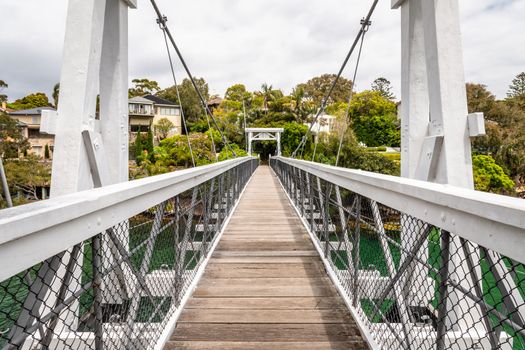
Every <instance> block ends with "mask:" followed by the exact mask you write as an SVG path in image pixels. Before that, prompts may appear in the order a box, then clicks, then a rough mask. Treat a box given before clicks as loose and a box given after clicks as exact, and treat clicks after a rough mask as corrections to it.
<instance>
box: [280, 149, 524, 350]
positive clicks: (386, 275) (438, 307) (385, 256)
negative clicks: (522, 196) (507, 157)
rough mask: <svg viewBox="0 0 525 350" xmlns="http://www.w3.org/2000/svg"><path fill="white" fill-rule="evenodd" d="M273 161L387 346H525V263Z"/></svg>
mask: <svg viewBox="0 0 525 350" xmlns="http://www.w3.org/2000/svg"><path fill="white" fill-rule="evenodd" d="M271 165H272V167H273V169H274V171H275V172H276V174H277V175H278V177H279V179H280V181H281V183H282V185H283V187H284V188H285V190H286V192H287V193H288V195H289V196H290V198H291V200H292V201H293V203H294V205H295V206H296V208H297V210H298V211H299V213H300V215H301V216H302V218H303V220H304V222H305V223H306V224H307V226H308V228H309V230H310V232H311V233H312V235H313V236H314V238H315V240H316V243H317V245H318V247H320V248H321V249H322V251H323V254H324V257H325V258H326V259H327V261H328V262H329V265H330V269H331V270H332V272H334V274H335V275H336V276H337V279H338V282H339V284H340V286H341V287H342V290H343V291H344V294H346V297H347V300H349V301H350V303H351V305H352V306H353V308H354V310H355V311H356V314H357V317H359V318H360V319H361V321H362V323H363V324H364V325H365V327H366V328H367V331H368V332H369V333H370V334H371V335H372V337H373V338H374V341H375V342H376V343H377V344H378V345H379V346H380V347H381V348H383V349H509V350H510V349H514V350H523V349H525V303H524V298H525V266H524V265H523V264H520V263H517V262H516V261H513V260H512V259H510V258H507V257H504V256H501V255H500V254H498V253H497V252H495V251H492V250H491V249H490V248H489V247H482V246H479V245H477V244H475V243H473V242H471V241H468V240H465V239H463V238H462V237H460V236H457V235H455V234H454V233H451V232H447V231H445V230H443V229H441V228H440V227H436V226H433V225H431V224H429V223H427V222H425V221H424V220H421V219H419V218H415V217H413V216H411V215H408V214H406V213H403V212H400V211H398V210H395V209H393V208H390V207H388V206H385V205H383V204H381V203H378V202H376V201H375V200H374V199H373V198H370V197H367V196H366V195H362V194H358V193H355V192H352V191H349V190H347V189H344V188H340V187H338V186H336V185H334V184H332V183H330V182H328V181H325V180H324V179H321V178H319V177H317V176H314V175H312V174H311V173H308V172H306V171H304V170H301V169H299V168H297V167H294V166H292V165H290V164H288V163H286V162H284V161H282V160H279V159H278V158H277V159H272V162H271ZM496 233H497V232H496Z"/></svg>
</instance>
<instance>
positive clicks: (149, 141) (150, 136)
mask: <svg viewBox="0 0 525 350" xmlns="http://www.w3.org/2000/svg"><path fill="white" fill-rule="evenodd" d="M144 150H146V151H148V156H150V157H153V130H152V126H151V125H150V126H149V129H148V136H147V138H146V142H145V145H144Z"/></svg>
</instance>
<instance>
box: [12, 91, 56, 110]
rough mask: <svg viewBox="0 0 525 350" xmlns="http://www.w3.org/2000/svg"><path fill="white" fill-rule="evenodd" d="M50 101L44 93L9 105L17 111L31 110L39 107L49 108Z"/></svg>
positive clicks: (29, 96)
mask: <svg viewBox="0 0 525 350" xmlns="http://www.w3.org/2000/svg"><path fill="white" fill-rule="evenodd" d="M49 106H50V104H49V99H48V98H47V95H46V94H44V93H43V92H37V93H34V94H30V95H27V96H25V97H22V98H20V99H18V100H16V101H15V102H13V103H10V104H9V107H10V108H12V109H16V110H22V109H31V108H37V107H49Z"/></svg>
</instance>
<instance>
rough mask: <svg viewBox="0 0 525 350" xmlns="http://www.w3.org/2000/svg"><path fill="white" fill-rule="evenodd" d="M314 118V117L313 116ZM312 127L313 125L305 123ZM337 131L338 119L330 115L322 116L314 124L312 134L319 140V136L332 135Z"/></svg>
mask: <svg viewBox="0 0 525 350" xmlns="http://www.w3.org/2000/svg"><path fill="white" fill-rule="evenodd" d="M311 117H312V118H313V117H314V116H313V115H312V116H311ZM304 125H306V126H308V127H310V125H312V123H304ZM336 129H337V117H336V116H333V115H329V114H321V115H320V116H319V118H318V119H317V121H316V122H315V123H313V126H312V129H311V133H312V135H314V137H315V138H316V139H317V138H318V137H319V134H323V133H324V134H327V135H328V134H331V133H333V132H334V131H335V130H336Z"/></svg>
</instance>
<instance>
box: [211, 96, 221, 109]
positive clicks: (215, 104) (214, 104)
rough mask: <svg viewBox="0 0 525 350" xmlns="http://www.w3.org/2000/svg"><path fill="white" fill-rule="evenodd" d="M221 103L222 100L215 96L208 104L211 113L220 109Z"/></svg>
mask: <svg viewBox="0 0 525 350" xmlns="http://www.w3.org/2000/svg"><path fill="white" fill-rule="evenodd" d="M221 102H222V98H220V96H218V95H214V96H212V97H211V98H210V100H209V101H208V103H207V104H208V108H209V109H210V111H213V110H214V109H217V108H219V106H220V105H221Z"/></svg>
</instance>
